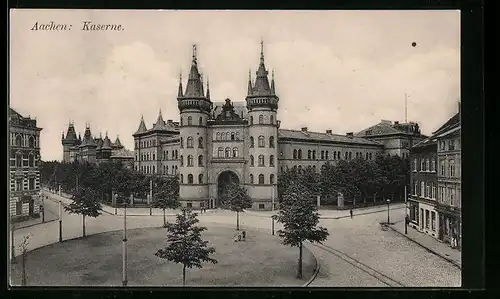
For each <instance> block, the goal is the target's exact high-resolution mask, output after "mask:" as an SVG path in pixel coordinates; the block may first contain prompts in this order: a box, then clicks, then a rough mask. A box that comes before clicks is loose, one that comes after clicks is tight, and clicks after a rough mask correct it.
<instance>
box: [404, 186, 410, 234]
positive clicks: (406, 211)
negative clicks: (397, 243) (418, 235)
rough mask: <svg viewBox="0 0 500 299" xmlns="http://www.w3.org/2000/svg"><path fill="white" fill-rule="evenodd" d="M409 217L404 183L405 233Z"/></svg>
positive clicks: (406, 232)
mask: <svg viewBox="0 0 500 299" xmlns="http://www.w3.org/2000/svg"><path fill="white" fill-rule="evenodd" d="M409 220H410V219H409V217H408V194H407V192H406V185H405V235H407V234H408V222H409Z"/></svg>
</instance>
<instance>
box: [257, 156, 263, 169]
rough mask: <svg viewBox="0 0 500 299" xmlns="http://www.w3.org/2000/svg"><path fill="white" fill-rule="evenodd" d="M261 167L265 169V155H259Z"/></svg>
mask: <svg viewBox="0 0 500 299" xmlns="http://www.w3.org/2000/svg"><path fill="white" fill-rule="evenodd" d="M258 163H259V164H258V165H259V166H260V167H264V155H259V162H258Z"/></svg>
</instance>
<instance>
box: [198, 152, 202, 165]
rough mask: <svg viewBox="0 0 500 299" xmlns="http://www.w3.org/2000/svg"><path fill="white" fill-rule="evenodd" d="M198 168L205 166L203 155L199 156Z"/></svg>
mask: <svg viewBox="0 0 500 299" xmlns="http://www.w3.org/2000/svg"><path fill="white" fill-rule="evenodd" d="M198 166H200V167H201V166H203V155H199V156H198Z"/></svg>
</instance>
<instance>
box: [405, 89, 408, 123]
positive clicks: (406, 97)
mask: <svg viewBox="0 0 500 299" xmlns="http://www.w3.org/2000/svg"><path fill="white" fill-rule="evenodd" d="M405 123H408V94H407V93H406V92H405Z"/></svg>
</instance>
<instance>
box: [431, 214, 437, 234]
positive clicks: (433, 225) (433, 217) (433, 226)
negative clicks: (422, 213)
mask: <svg viewBox="0 0 500 299" xmlns="http://www.w3.org/2000/svg"><path fill="white" fill-rule="evenodd" d="M431 217H432V219H431V229H432V230H433V231H436V212H434V211H432V212H431Z"/></svg>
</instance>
